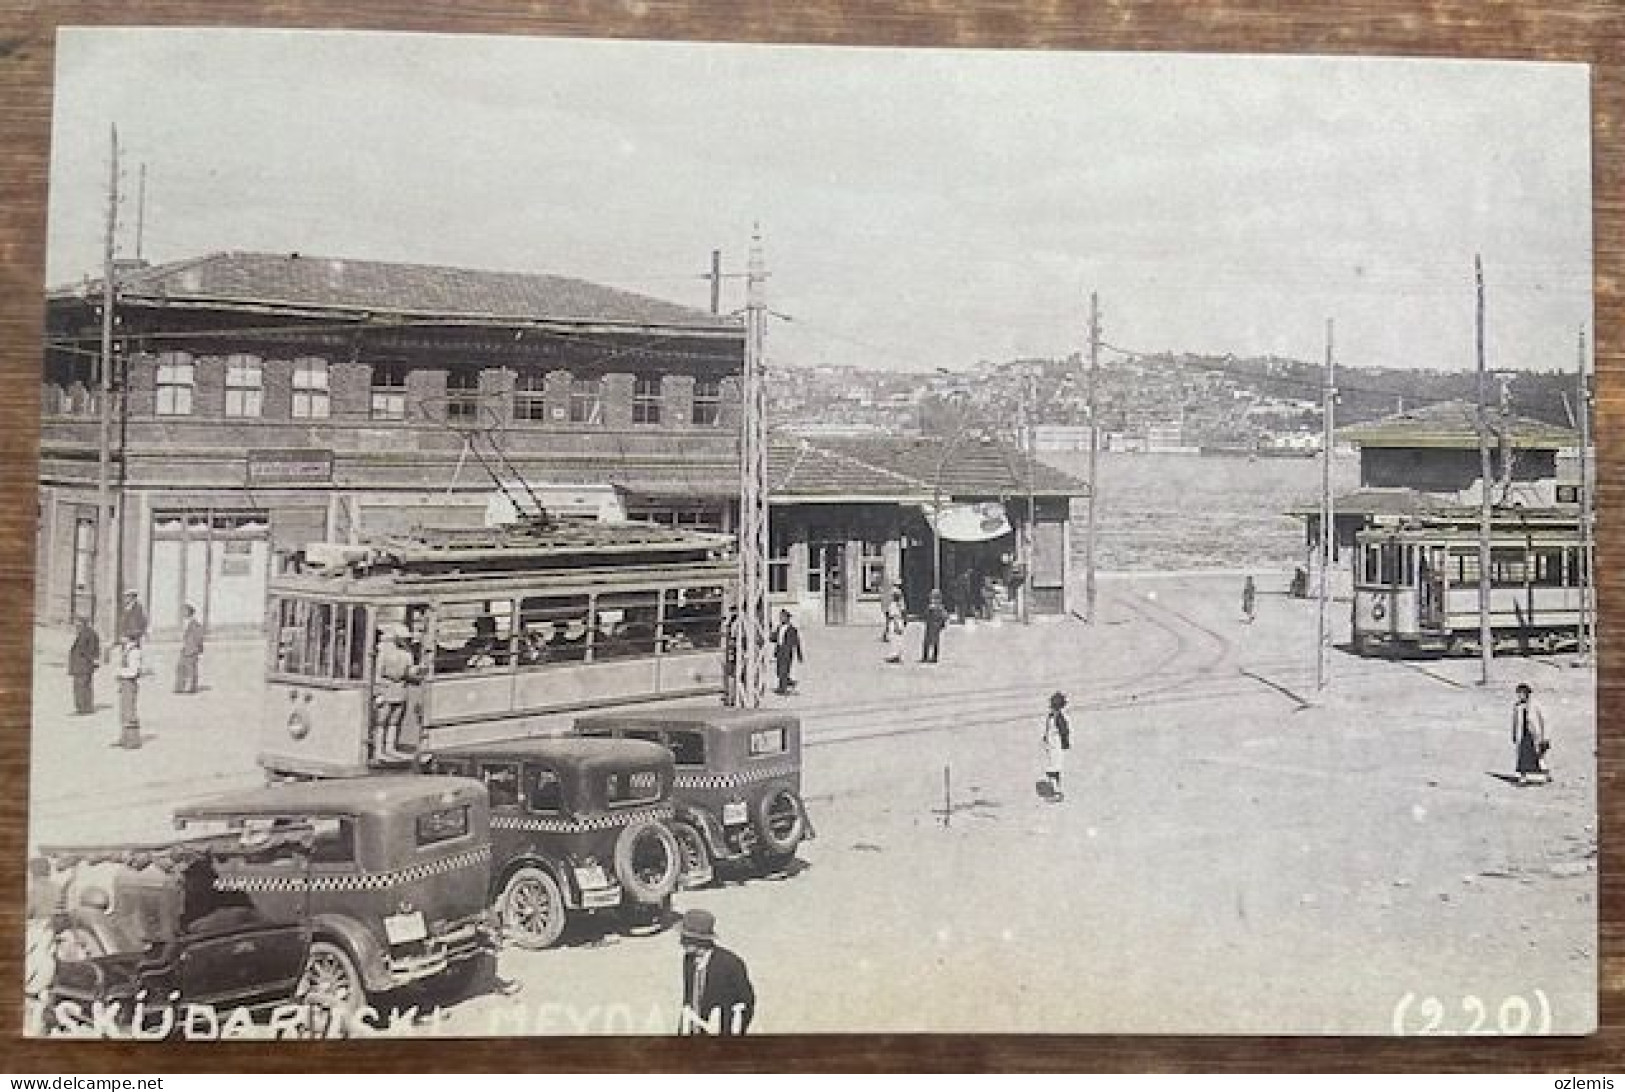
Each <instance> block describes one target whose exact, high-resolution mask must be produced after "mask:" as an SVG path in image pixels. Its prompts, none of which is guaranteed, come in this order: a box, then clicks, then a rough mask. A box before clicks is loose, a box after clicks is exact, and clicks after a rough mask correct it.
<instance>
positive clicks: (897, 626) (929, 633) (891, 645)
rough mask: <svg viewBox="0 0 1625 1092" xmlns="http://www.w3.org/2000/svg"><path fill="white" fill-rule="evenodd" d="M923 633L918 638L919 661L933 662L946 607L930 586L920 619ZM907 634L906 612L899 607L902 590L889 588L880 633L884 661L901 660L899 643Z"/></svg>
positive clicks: (938, 650) (939, 648)
mask: <svg viewBox="0 0 1625 1092" xmlns="http://www.w3.org/2000/svg"><path fill="white" fill-rule="evenodd" d="M921 620H922V621H923V622H924V624H925V635H924V637H923V638H922V639H921V641H920V662H921V663H922V664H934V663H936V662H937V660H938V657H940V656H941V654H942V631H943V630H944V629H946V628H947V627H948V608H947V606H946V605H945V604H944V603H943V601H942V592H940V591H938V590H936V589H933V590H932V592H931V596H930V599H929V601H928V602H927V603H926V606H925V613H924V615H923V616H922V619H921ZM907 635H908V614H907V612H906V611H905V609H904V607H903V589H901V588H893V589H892V591H891V595H890V596H888V597H887V599H886V619H885V624H884V628H882V630H881V633H880V640H881V643H882V644H884V645H885V646H886V662H887V663H889V664H900V663H902V662H903V643H904V639H905V638H906V637H907Z"/></svg>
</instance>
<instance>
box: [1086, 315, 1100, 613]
mask: <svg viewBox="0 0 1625 1092" xmlns="http://www.w3.org/2000/svg"><path fill="white" fill-rule="evenodd" d="M1099 372H1100V297H1099V296H1098V295H1097V294H1096V293H1094V292H1090V293H1089V506H1088V508H1087V509H1086V510H1085V511H1086V513H1087V514H1086V515H1085V517H1084V524H1083V616H1084V619H1085V620H1086V621H1087V622H1088V623H1089V624H1090V625H1094V624H1095V506H1096V503H1097V500H1096V498H1097V497H1098V496H1099V494H1100V488H1099V482H1100V454H1099V453H1100V406H1099V405H1098V404H1097V403H1096V400H1095V396H1096V390H1097V381H1098V379H1099Z"/></svg>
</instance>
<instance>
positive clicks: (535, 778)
mask: <svg viewBox="0 0 1625 1092" xmlns="http://www.w3.org/2000/svg"><path fill="white" fill-rule="evenodd" d="M525 807H526V809H527V810H529V811H534V812H540V813H542V814H544V815H558V814H560V813H561V812H563V811H564V786H563V785H561V784H559V775H558V773H557V772H555V771H553V770H550V769H547V768H546V767H544V766H530V765H527V766H526V767H525Z"/></svg>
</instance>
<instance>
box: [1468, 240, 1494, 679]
mask: <svg viewBox="0 0 1625 1092" xmlns="http://www.w3.org/2000/svg"><path fill="white" fill-rule="evenodd" d="M1473 279H1474V281H1475V282H1476V283H1477V286H1478V321H1477V324H1476V325H1477V345H1478V465H1479V470H1480V473H1481V474H1482V475H1483V479H1484V481H1483V490H1482V493H1483V496H1481V497H1480V498H1479V507H1478V643H1479V665H1480V674H1479V679H1478V683H1479V685H1480V686H1488V685H1489V684H1490V661H1492V660H1494V659H1495V633H1494V631H1493V629H1492V627H1491V626H1490V520H1491V518H1492V515H1493V513H1492V511H1491V508H1490V424H1489V417H1488V415H1489V383H1490V373H1489V370H1488V367H1487V365H1486V364H1485V361H1484V260H1483V258H1482V257H1481V256H1480V255H1477V254H1474V255H1473Z"/></svg>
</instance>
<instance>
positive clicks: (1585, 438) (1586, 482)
mask: <svg viewBox="0 0 1625 1092" xmlns="http://www.w3.org/2000/svg"><path fill="white" fill-rule="evenodd" d="M1579 365H1580V367H1579V372H1580V407H1579V408H1580V659H1581V661H1582V662H1584V661H1585V660H1586V659H1587V658H1588V657H1589V656H1590V655H1591V646H1592V644H1593V640H1594V639H1593V634H1594V633H1595V631H1596V623H1595V620H1594V618H1593V615H1592V609H1593V608H1592V602H1593V600H1592V588H1591V505H1592V500H1591V379H1590V376H1589V375H1588V373H1587V368H1586V331H1585V327H1584V326H1582V327H1580V351H1579Z"/></svg>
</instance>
